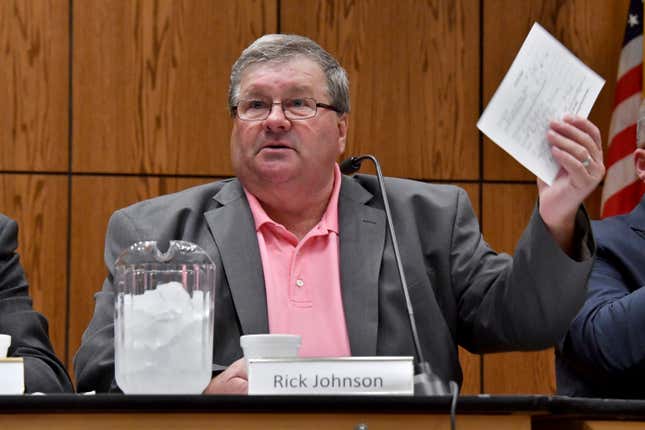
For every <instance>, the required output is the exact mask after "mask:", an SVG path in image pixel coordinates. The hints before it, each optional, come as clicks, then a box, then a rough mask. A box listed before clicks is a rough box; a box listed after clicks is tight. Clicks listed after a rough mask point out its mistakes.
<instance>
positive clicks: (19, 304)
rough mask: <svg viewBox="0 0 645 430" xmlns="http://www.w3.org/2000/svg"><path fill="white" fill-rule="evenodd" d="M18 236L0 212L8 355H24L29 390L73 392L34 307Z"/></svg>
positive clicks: (1, 296)
mask: <svg viewBox="0 0 645 430" xmlns="http://www.w3.org/2000/svg"><path fill="white" fill-rule="evenodd" d="M17 236H18V227H17V225H16V223H15V222H14V221H13V220H10V219H9V218H7V217H5V216H3V215H0V333H3V334H8V335H10V336H11V347H10V348H9V352H8V355H9V356H12V357H23V358H24V364H25V391H26V392H36V391H40V392H44V393H59V392H71V391H72V385H71V382H70V380H69V376H68V375H67V372H66V371H65V368H64V367H63V365H62V363H61V362H60V361H59V360H58V358H57V357H56V355H55V354H54V351H53V348H52V345H51V342H50V341H49V336H48V333H47V332H48V325H47V320H46V319H45V317H43V316H42V315H41V314H40V313H38V312H36V311H34V310H33V308H32V302H31V298H30V297H29V288H28V285H27V280H26V277H25V274H24V271H23V269H22V267H21V265H20V260H19V257H18V254H16V252H15V250H16V248H17Z"/></svg>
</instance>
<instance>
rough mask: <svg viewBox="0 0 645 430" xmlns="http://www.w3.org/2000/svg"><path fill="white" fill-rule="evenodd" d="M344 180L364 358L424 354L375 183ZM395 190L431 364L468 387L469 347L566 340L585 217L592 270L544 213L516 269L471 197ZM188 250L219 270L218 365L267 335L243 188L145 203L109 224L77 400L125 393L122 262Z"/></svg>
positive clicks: (396, 183) (430, 189) (346, 236)
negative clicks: (145, 252)
mask: <svg viewBox="0 0 645 430" xmlns="http://www.w3.org/2000/svg"><path fill="white" fill-rule="evenodd" d="M342 181H343V182H342V185H341V191H340V198H339V224H340V261H341V263H340V265H341V267H340V273H341V288H342V297H343V306H344V310H345V317H346V324H347V331H348V335H349V340H350V347H351V351H352V355H355V356H361V355H362V356H369V355H414V347H413V343H412V336H411V334H410V326H409V322H408V316H407V312H406V309H405V305H404V299H403V296H402V294H401V286H400V283H399V278H398V274H397V269H396V264H395V261H394V252H393V249H392V246H391V242H390V239H389V237H388V235H387V234H386V222H385V212H384V210H383V208H382V201H381V199H380V198H379V196H378V188H377V182H376V179H375V178H374V177H372V176H364V175H356V176H354V177H351V178H350V177H345V176H344V177H343V179H342ZM386 185H387V187H388V193H389V196H390V201H391V205H392V212H393V213H392V215H393V219H394V224H395V228H396V230H397V235H398V240H399V244H400V247H401V254H402V258H403V261H404V270H405V272H406V276H407V280H408V284H409V288H410V295H411V300H412V303H413V304H414V309H415V314H416V317H417V324H418V329H419V336H420V339H421V343H422V344H423V350H424V354H425V356H426V359H427V360H428V361H429V363H430V365H431V366H432V368H433V370H434V371H435V372H436V373H437V374H438V375H439V376H440V377H442V378H443V379H444V380H446V381H447V380H455V381H458V382H461V380H462V375H461V369H460V366H459V360H458V353H457V344H461V345H463V346H465V347H466V348H467V349H469V350H470V351H475V352H485V351H501V350H511V349H539V348H545V347H548V346H550V345H553V344H554V343H555V342H556V341H557V340H558V339H559V338H560V337H561V336H562V335H563V334H564V333H565V332H566V329H567V327H568V324H569V322H570V321H571V319H572V318H573V316H574V315H575V313H576V311H577V310H578V309H579V307H580V305H581V304H582V302H583V300H584V296H585V283H586V279H587V276H588V274H589V270H590V267H591V258H590V255H591V253H593V247H594V244H593V240H592V239H591V238H590V235H589V234H587V233H588V232H589V223H588V219H587V217H586V215H585V214H584V212H583V211H580V214H579V215H580V216H579V219H578V225H577V230H578V233H579V234H578V237H579V238H581V239H578V245H579V247H580V249H582V250H583V253H584V254H585V255H586V258H583V259H582V261H574V260H572V259H570V258H569V257H568V256H567V255H566V254H564V253H563V252H562V251H561V249H560V247H559V246H558V245H557V243H555V242H554V241H553V239H552V237H551V235H550V234H549V233H548V231H547V230H546V228H545V226H544V224H543V223H542V221H541V219H540V217H539V215H537V213H534V214H533V217H532V219H531V221H530V223H529V225H528V227H527V229H526V231H525V232H524V235H523V237H522V239H521V240H520V243H519V245H518V248H517V251H516V253H515V256H514V257H511V256H509V255H505V254H497V253H495V252H494V251H492V250H491V249H490V248H489V247H488V245H487V244H486V242H484V240H483V239H482V237H481V234H480V231H479V226H478V222H477V219H476V217H475V215H474V213H473V211H472V208H471V206H470V203H469V200H468V197H467V195H466V193H465V192H464V191H463V190H461V189H459V188H457V187H453V186H447V185H429V184H424V183H420V182H415V181H409V180H401V179H392V178H388V179H387V180H386ZM176 239H183V240H188V241H191V242H194V243H197V244H198V245H200V246H201V247H202V248H204V249H205V250H206V251H207V252H208V253H209V254H210V255H211V257H212V258H213V261H214V262H215V263H216V265H217V276H218V278H217V284H218V285H217V292H216V298H215V340H214V352H213V362H214V363H216V364H219V365H222V366H226V365H228V364H230V363H231V362H233V361H234V360H235V359H237V358H239V357H241V356H242V351H241V349H240V346H239V336H240V335H242V334H250V333H267V332H268V322H267V321H268V318H267V310H266V296H265V290H264V277H263V273H262V263H261V259H260V252H259V249H258V244H257V239H256V232H255V227H254V222H253V217H252V215H251V212H250V209H249V206H248V202H247V200H246V198H245V195H244V192H243V189H242V187H241V185H240V183H239V182H238V180H236V179H229V180H225V181H221V182H216V183H212V184H208V185H204V186H199V187H195V188H191V189H188V190H185V191H182V192H179V193H176V194H171V195H167V196H162V197H159V198H155V199H151V200H147V201H144V202H141V203H138V204H135V205H133V206H130V207H128V208H125V209H122V210H119V211H117V212H115V213H114V215H113V216H112V218H111V219H110V223H109V227H108V232H107V239H106V247H105V262H106V265H107V267H108V269H109V271H110V272H109V274H108V277H107V279H106V280H105V283H104V285H103V290H102V291H101V292H99V293H97V294H96V309H95V313H94V317H93V319H92V322H91V323H90V326H89V327H88V329H87V330H86V332H85V334H84V335H83V342H82V345H81V348H80V350H79V351H78V353H77V355H76V358H75V370H76V376H77V381H78V389H79V390H81V391H85V390H93V389H95V390H97V391H108V390H111V389H114V388H116V386H115V384H114V345H113V344H114V341H113V330H114V329H113V312H114V304H113V302H114V286H113V283H112V282H113V275H114V273H113V264H114V261H115V259H116V258H117V256H118V255H119V253H120V252H121V251H122V250H123V249H125V248H126V247H128V246H129V245H131V244H132V243H133V242H135V241H139V240H157V241H164V242H165V241H169V240H176Z"/></svg>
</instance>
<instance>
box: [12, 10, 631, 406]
mask: <svg viewBox="0 0 645 430" xmlns="http://www.w3.org/2000/svg"><path fill="white" fill-rule="evenodd" d="M627 3H628V2H627V0H617V1H615V2H607V1H605V0H570V1H555V0H549V1H544V0H527V1H521V2H518V1H516V0H435V1H430V0H428V1H418V0H401V1H398V2H392V1H390V0H358V1H346V0H327V1H325V0H315V1H314V0H312V1H306V2H303V1H301V0H237V1H235V2H229V1H216V0H83V1H81V0H5V1H3V2H1V3H0V46H2V49H1V50H0V211H2V212H4V213H6V214H8V215H9V216H12V217H13V218H15V219H17V220H18V221H19V224H20V238H19V239H20V248H19V251H20V253H21V256H22V262H23V264H24V266H25V268H26V271H27V274H28V277H29V281H30V285H31V293H32V296H33V298H34V304H35V307H36V308H37V309H39V310H40V311H42V312H43V313H44V314H45V315H46V316H47V317H48V319H49V321H50V335H51V337H52V340H53V343H54V346H55V348H56V351H57V353H58V354H59V356H60V357H61V358H62V359H63V360H64V361H65V362H66V363H67V364H68V367H69V368H70V369H71V363H72V358H73V355H74V353H75V351H76V349H77V348H78V345H79V343H80V337H81V335H82V332H83V330H84V329H85V327H86V326H87V323H88V321H89V319H90V317H91V315H92V311H93V294H94V292H95V291H97V290H98V289H100V287H101V283H102V279H103V277H104V276H105V268H104V267H103V262H102V255H103V238H104V234H105V228H106V225H107V220H108V217H109V215H110V214H111V213H112V211H114V210H115V209H117V208H119V207H123V206H125V205H128V204H131V203H133V202H136V201H138V200H141V199H144V198H148V197H152V196H156V195H159V194H164V193H168V192H173V191H176V190H180V189H183V188H186V187H189V186H192V185H195V184H198V183H203V182H208V181H211V180H214V179H215V178H217V177H224V176H229V175H231V174H232V170H231V167H230V163H229V148H228V136H229V133H230V126H231V120H230V118H229V116H228V114H227V109H226V93H227V88H228V76H229V71H230V66H231V65H232V63H233V61H234V60H235V59H236V58H237V56H238V55H239V53H240V51H241V50H242V49H243V48H244V47H245V46H247V45H248V44H249V43H250V42H251V41H252V40H254V39H255V38H257V37H258V36H260V35H262V34H264V33H272V32H283V33H298V34H304V35H307V36H310V37H312V38H313V39H315V40H317V41H318V42H319V43H320V44H321V45H322V46H323V47H325V48H326V49H328V50H329V51H330V52H331V53H332V54H333V55H335V56H336V57H337V58H339V59H340V61H341V63H342V64H343V65H344V66H345V68H346V69H347V71H348V73H349V75H350V81H351V102H352V113H351V116H350V134H349V142H348V148H347V154H348V155H349V154H357V153H365V152H369V153H373V154H376V155H377V156H378V157H379V158H380V159H381V162H382V164H383V166H384V169H385V173H386V174H388V175H390V176H401V177H409V178H415V179H419V180H426V181H441V182H450V183H456V184H458V185H461V186H463V187H464V188H465V189H466V190H467V191H468V193H469V195H470V197H471V200H472V202H473V206H474V208H475V210H476V212H477V213H478V215H479V217H480V222H481V224H482V230H483V232H484V235H485V237H486V239H487V240H488V241H489V242H490V243H491V244H492V245H493V246H494V247H496V248H497V249H499V250H500V251H506V252H512V250H513V248H514V245H515V242H516V241H517V239H518V237H519V235H520V233H521V231H522V228H523V226H524V225H525V223H526V221H527V219H528V216H529V214H530V212H531V210H532V208H533V206H534V204H535V197H536V190H535V186H534V180H533V178H532V176H531V175H530V174H529V173H528V172H527V171H525V170H524V169H523V168H522V167H521V166H519V165H518V164H517V163H515V162H514V161H513V160H512V159H511V158H510V157H508V156H507V155H505V154H504V153H503V152H502V151H501V150H499V149H498V148H497V147H496V146H495V145H494V144H492V143H491V142H489V141H487V140H486V139H484V138H482V137H481V136H480V134H479V133H478V131H477V129H476V126H475V124H476V121H477V119H478V117H479V115H480V112H481V110H482V108H483V106H485V104H486V103H487V101H488V100H489V99H490V97H491V96H492V94H493V92H494V90H495V89H496V88H497V86H498V85H499V82H500V81H501V79H502V76H503V75H504V73H505V71H506V70H507V69H508V67H509V65H510V63H511V61H512V59H513V57H514V56H515V54H516V52H517V50H518V48H519V46H520V45H521V42H522V40H523V39H524V37H525V35H526V34H527V32H528V30H529V28H530V26H531V25H532V23H533V22H534V21H539V22H540V23H541V24H542V25H543V26H545V27H546V28H547V29H548V30H549V31H551V32H552V33H553V34H554V35H555V36H556V37H557V38H558V39H560V40H561V41H562V42H563V43H565V44H566V45H567V46H568V47H569V48H570V49H571V50H572V51H573V52H574V53H575V54H576V55H578V56H579V57H580V58H581V59H582V60H583V61H584V62H586V63H587V64H589V65H590V66H591V67H592V68H594V69H595V70H596V71H597V72H598V73H599V74H600V75H602V76H603V77H604V78H605V79H606V80H607V84H606V86H605V88H604V90H603V92H602V93H601V95H600V98H599V100H598V102H597V103H596V106H595V107H594V110H593V111H592V113H591V118H592V120H594V121H595V122H596V123H597V124H598V125H599V126H600V128H601V129H602V131H603V135H604V136H606V132H607V130H608V124H609V114H610V110H611V104H612V97H613V88H614V80H615V73H616V67H617V58H618V53H619V50H620V42H621V40H622V34H623V30H624V22H625V17H626V10H627ZM598 199H599V193H595V194H594V195H593V196H592V197H590V199H589V200H588V208H589V211H590V213H591V214H592V216H597V214H598ZM536 323H539V322H536ZM460 356H461V359H462V364H463V368H464V375H465V381H464V387H463V392H464V393H479V392H486V393H552V392H553V391H554V389H555V376H554V370H553V368H554V366H553V355H552V351H550V350H547V351H541V352H534V353H507V354H490V355H486V356H485V357H480V356H478V355H473V354H470V353H468V352H466V351H460Z"/></svg>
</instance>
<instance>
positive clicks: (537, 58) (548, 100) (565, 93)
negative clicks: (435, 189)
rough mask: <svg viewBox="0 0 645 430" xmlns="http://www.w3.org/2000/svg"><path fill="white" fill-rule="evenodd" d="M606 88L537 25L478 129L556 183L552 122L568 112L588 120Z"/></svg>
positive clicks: (536, 171)
mask: <svg viewBox="0 0 645 430" xmlns="http://www.w3.org/2000/svg"><path fill="white" fill-rule="evenodd" d="M604 84H605V81H604V79H602V78H601V77H600V76H599V75H598V74H597V73H595V72H594V71H593V70H591V69H590V68H589V67H587V65H585V64H584V63H583V62H582V61H580V60H579V59H578V58H577V57H575V56H574V55H573V54H572V53H571V52H569V50H568V49H567V48H566V47H564V45H562V44H561V43H560V42H558V40H557V39H555V38H554V37H553V36H551V35H550V34H549V33H548V32H547V31H546V30H545V29H544V28H542V27H541V26H540V24H538V23H535V24H533V27H532V28H531V31H530V32H529V34H528V36H527V37H526V39H525V40H524V43H523V44H522V47H521V48H520V51H519V52H518V54H517V56H516V57H515V60H513V64H511V67H510V69H509V70H508V72H507V73H506V76H504V79H503V80H502V83H501V84H500V86H499V88H497V91H496V92H495V94H494V95H493V98H492V99H491V100H490V102H489V103H488V106H487V107H486V109H485V110H484V113H483V114H482V116H481V118H479V121H478V122H477V128H479V129H480V130H481V131H482V132H483V133H484V134H485V135H486V136H488V137H489V138H490V139H491V140H492V141H493V142H495V143H496V144H497V145H499V146H500V147H501V148H502V149H504V150H505V151H506V152H508V153H509V154H510V155H511V156H513V158H515V159H516V160H517V161H519V162H520V163H521V164H522V165H523V166H524V167H526V168H527V169H529V170H530V171H531V172H533V173H534V174H535V175H536V176H538V177H539V178H540V179H542V180H543V181H544V182H546V183H547V184H549V185H551V184H552V183H553V180H554V179H555V177H556V175H557V173H558V171H559V169H560V166H559V165H558V163H557V162H556V161H555V160H554V159H553V157H552V156H551V150H550V144H549V143H548V141H547V139H546V132H547V130H548V128H549V121H551V120H554V119H556V120H557V119H561V118H562V116H563V115H564V114H566V113H569V114H575V115H579V116H582V117H585V118H586V117H587V115H589V112H590V111H591V107H592V106H593V104H594V102H595V101H596V98H597V97H598V94H599V93H600V90H601V89H602V87H603V85H604Z"/></svg>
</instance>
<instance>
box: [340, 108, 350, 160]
mask: <svg viewBox="0 0 645 430" xmlns="http://www.w3.org/2000/svg"><path fill="white" fill-rule="evenodd" d="M348 126H349V115H347V113H344V114H342V115H341V116H340V117H339V118H338V150H339V152H338V154H339V155H340V154H342V153H343V152H345V145H346V144H347V130H348Z"/></svg>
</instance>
